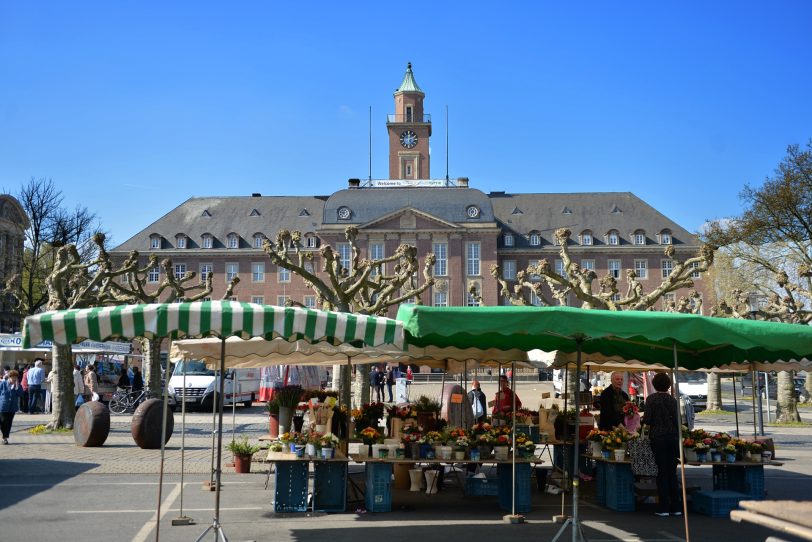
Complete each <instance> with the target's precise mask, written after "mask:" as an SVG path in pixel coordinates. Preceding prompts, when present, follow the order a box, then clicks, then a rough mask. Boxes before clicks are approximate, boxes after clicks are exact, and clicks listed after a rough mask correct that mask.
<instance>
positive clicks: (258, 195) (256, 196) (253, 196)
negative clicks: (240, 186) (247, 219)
mask: <svg viewBox="0 0 812 542" xmlns="http://www.w3.org/2000/svg"><path fill="white" fill-rule="evenodd" d="M251 197H252V198H261V197H262V194H260V193H259V192H254V193H253V194H251Z"/></svg>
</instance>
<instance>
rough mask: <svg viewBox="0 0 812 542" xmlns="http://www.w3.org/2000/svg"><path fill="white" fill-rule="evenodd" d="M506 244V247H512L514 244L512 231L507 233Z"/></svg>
mask: <svg viewBox="0 0 812 542" xmlns="http://www.w3.org/2000/svg"><path fill="white" fill-rule="evenodd" d="M505 246H506V247H512V246H513V234H512V233H506V234H505Z"/></svg>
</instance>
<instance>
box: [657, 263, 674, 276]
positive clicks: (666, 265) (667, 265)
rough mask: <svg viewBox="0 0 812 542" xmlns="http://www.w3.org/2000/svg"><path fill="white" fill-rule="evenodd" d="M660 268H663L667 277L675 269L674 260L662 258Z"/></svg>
mask: <svg viewBox="0 0 812 542" xmlns="http://www.w3.org/2000/svg"><path fill="white" fill-rule="evenodd" d="M660 269H662V272H663V278H664V279H667V278H668V276H669V275H670V274H671V271H673V270H674V260H662V261H661V262H660Z"/></svg>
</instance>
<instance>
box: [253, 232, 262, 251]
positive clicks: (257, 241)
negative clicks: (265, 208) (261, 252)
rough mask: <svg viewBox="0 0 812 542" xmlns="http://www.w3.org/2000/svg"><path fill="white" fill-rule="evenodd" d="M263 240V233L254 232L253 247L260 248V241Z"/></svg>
mask: <svg viewBox="0 0 812 542" xmlns="http://www.w3.org/2000/svg"><path fill="white" fill-rule="evenodd" d="M264 242H265V235H264V234H261V233H255V234H254V248H262V243H264Z"/></svg>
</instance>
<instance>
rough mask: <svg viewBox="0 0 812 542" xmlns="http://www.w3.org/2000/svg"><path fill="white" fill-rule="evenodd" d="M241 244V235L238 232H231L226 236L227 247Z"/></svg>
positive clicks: (237, 246)
mask: <svg viewBox="0 0 812 542" xmlns="http://www.w3.org/2000/svg"><path fill="white" fill-rule="evenodd" d="M239 246H240V236H239V235H237V234H236V233H229V234H228V237H227V238H226V247H228V248H239Z"/></svg>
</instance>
